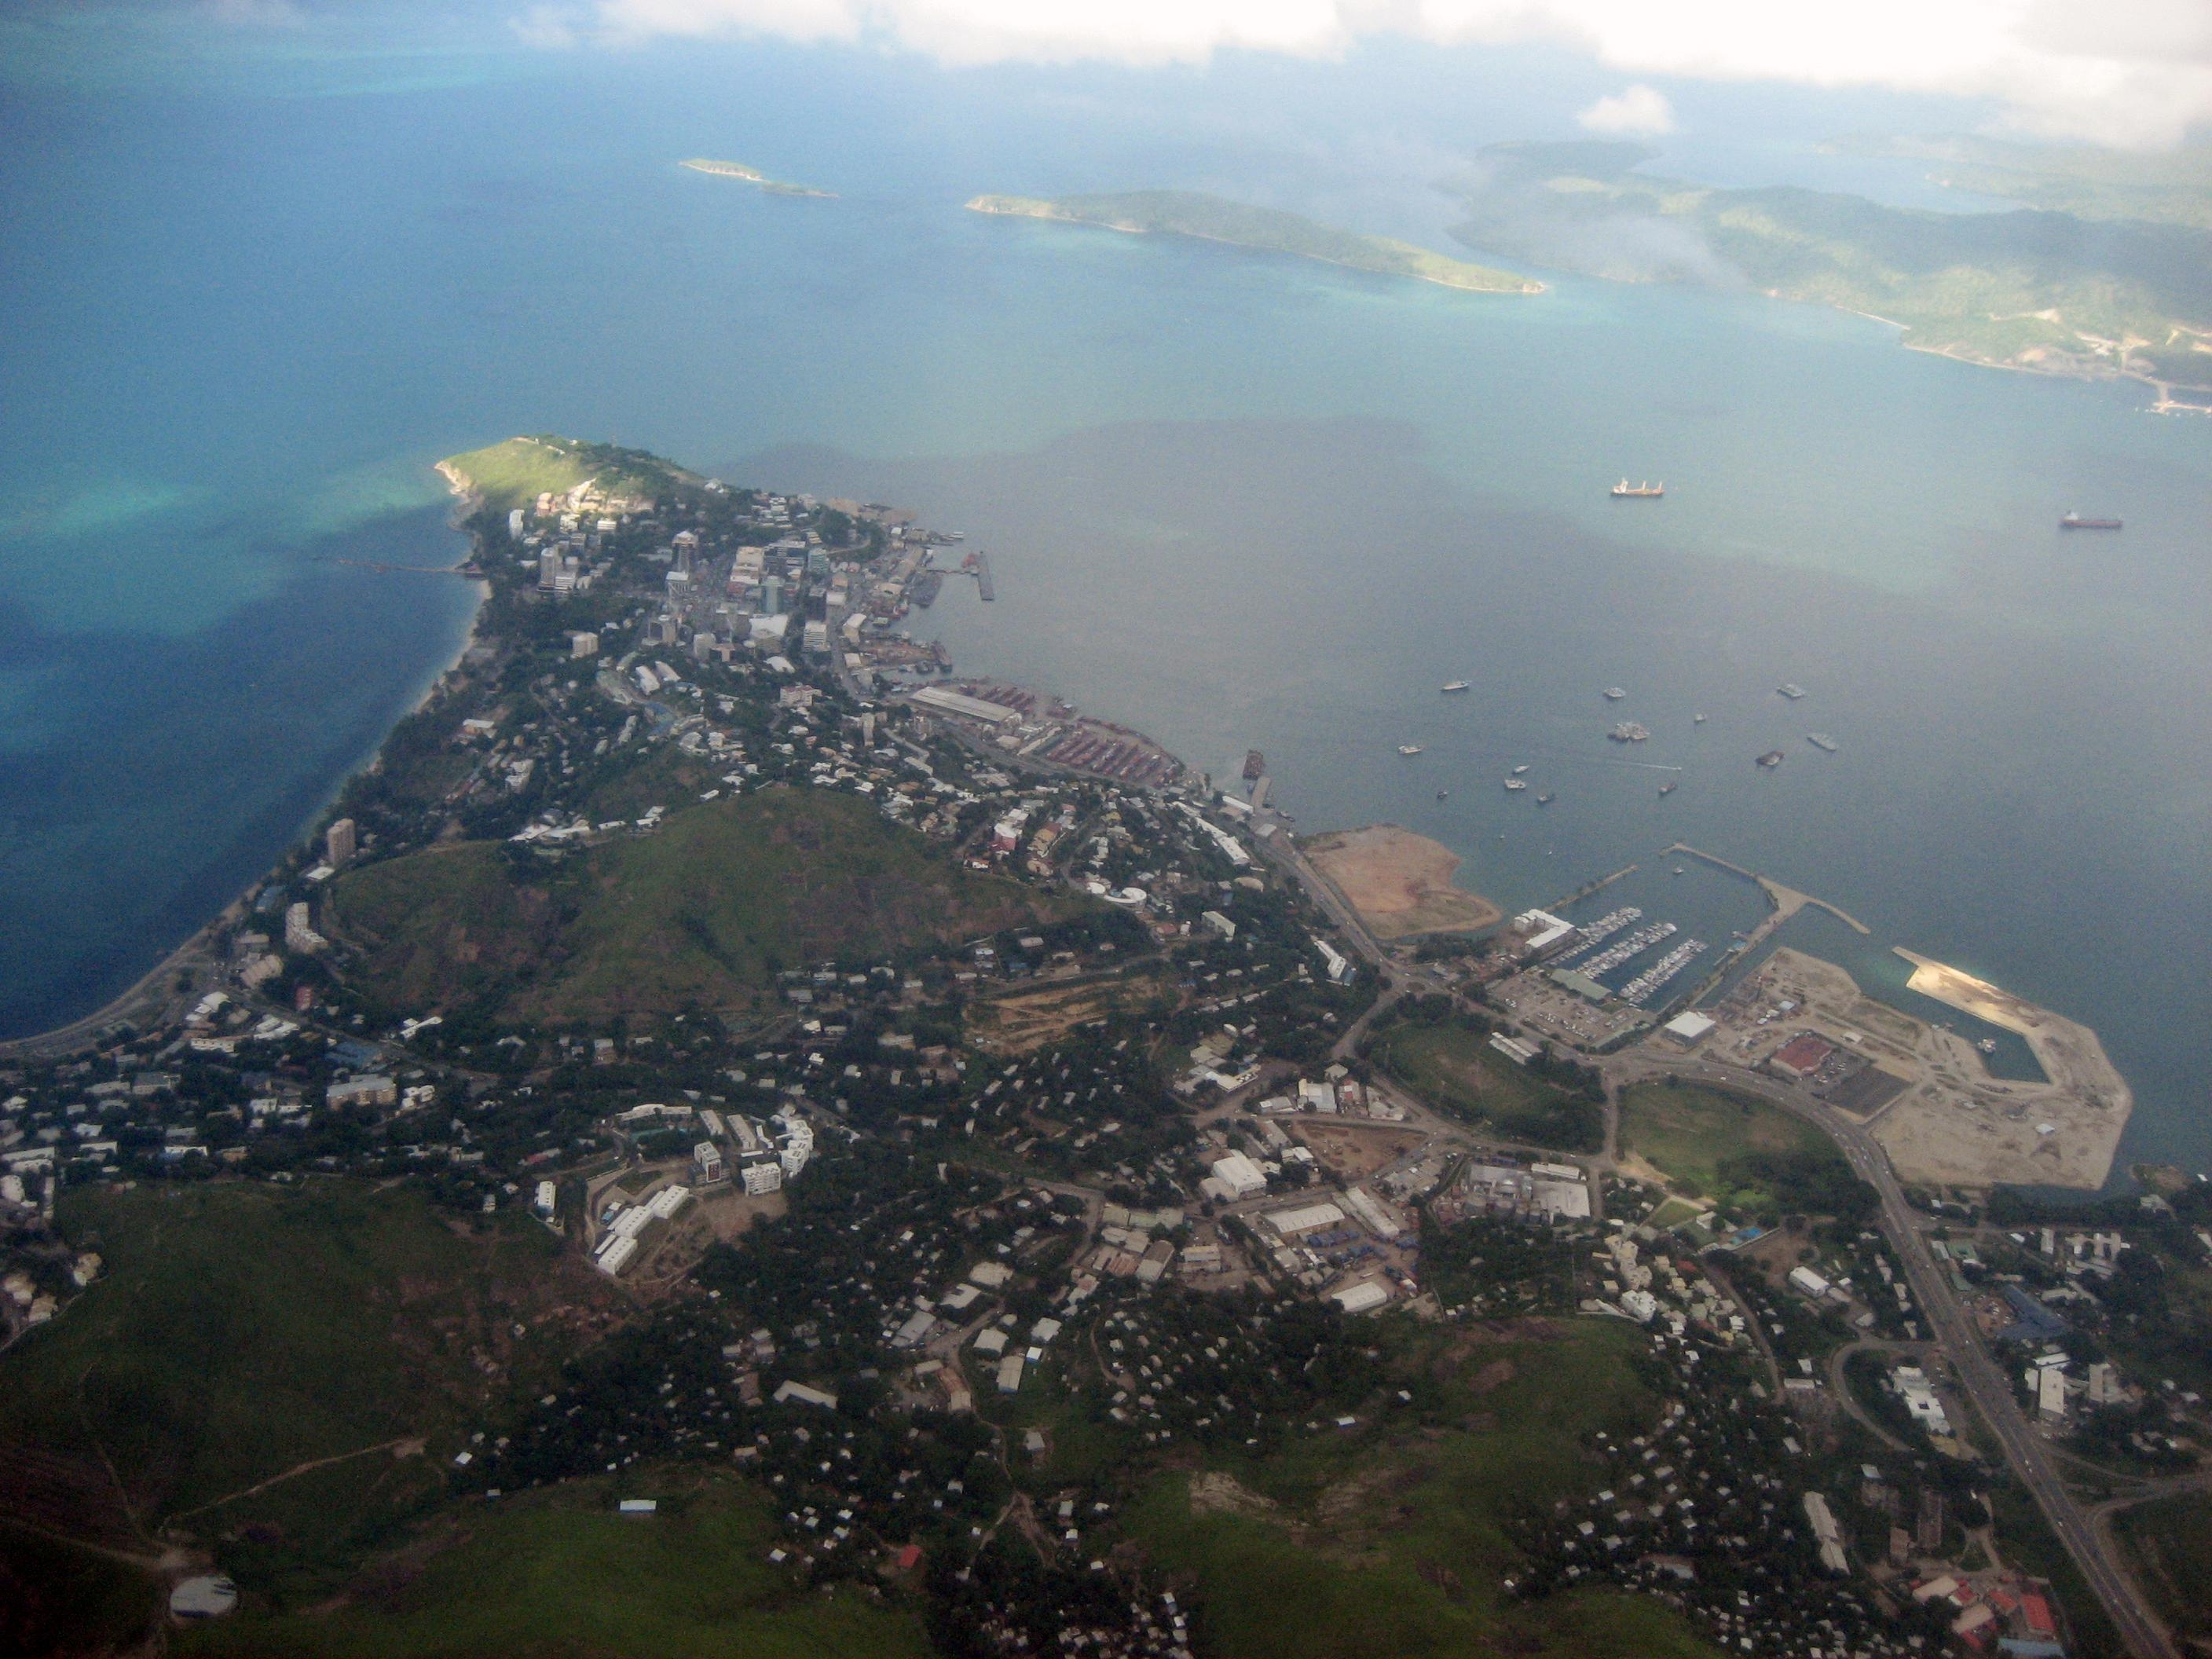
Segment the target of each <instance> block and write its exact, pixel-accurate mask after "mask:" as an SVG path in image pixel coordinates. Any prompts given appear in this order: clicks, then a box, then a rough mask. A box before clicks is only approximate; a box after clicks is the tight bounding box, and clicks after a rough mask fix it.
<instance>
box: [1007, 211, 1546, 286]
mask: <svg viewBox="0 0 2212 1659" xmlns="http://www.w3.org/2000/svg"><path fill="white" fill-rule="evenodd" d="M968 207H969V210H970V211H971V212H975V213H994V214H1004V215H1008V216H1013V217H1017V218H1024V219H1051V220H1054V221H1057V222H1060V223H1063V224H1074V225H1096V226H1098V227H1099V228H1102V229H1104V230H1119V231H1125V232H1127V233H1130V234H1137V235H1144V234H1153V233H1158V234H1163V235H1169V236H1194V237H1197V238H1198V239H1199V240H1202V241H1208V242H1226V243H1228V244H1229V245H1230V246H1232V247H1243V248H1250V249H1253V250H1255V252H1261V253H1288V254H1291V255H1294V256H1295V257H1297V258H1301V259H1318V260H1320V261H1321V262H1322V264H1331V265H1343V266H1345V267H1346V269H1348V270H1365V271H1372V272H1374V273H1375V274H1376V276H1411V277H1413V279H1414V280H1415V281H1417V282H1423V283H1438V284H1440V285H1442V286H1443V287H1445V288H1456V289H1466V290H1467V291H1468V292H1470V293H1476V294H1541V293H1542V292H1543V289H1544V285H1543V284H1542V283H1532V282H1530V281H1528V279H1527V278H1526V277H1522V276H1515V275H1513V274H1512V273H1511V272H1510V271H1504V270H1492V269H1490V268H1489V267H1488V266H1486V265H1476V264H1468V262H1467V261H1465V260H1463V259H1454V258H1448V257H1447V256H1445V255H1443V254H1441V253H1434V252H1431V251H1430V250H1428V249H1427V248H1425V247H1416V246H1413V244H1412V243H1411V242H1401V241H1396V240H1393V239H1391V238H1389V237H1387V236H1363V235H1361V234H1358V232H1357V231H1350V230H1339V229H1337V228H1335V227H1334V226H1332V225H1322V224H1316V223H1315V222H1313V221H1312V220H1310V219H1304V218H1301V217H1299V216H1298V215H1297V214H1295V213H1285V212H1282V211H1281V210H1279V209H1275V208H1261V207H1249V206H1247V205H1246V204H1243V203H1242V202H1231V201H1228V200H1225V198H1223V197H1218V196H1208V195H1206V194H1204V193H1203V192H1201V191H1190V190H1133V191H1121V192H1119V193H1117V194H1111V195H1101V196H1058V197H1052V198H1051V199H1049V200H1044V199H1041V198H1038V197H1029V196H978V197H975V199H974V200H972V201H970V202H969V204H968Z"/></svg>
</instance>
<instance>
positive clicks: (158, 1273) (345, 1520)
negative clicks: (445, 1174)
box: [0, 1182, 566, 1594]
mask: <svg viewBox="0 0 2212 1659" xmlns="http://www.w3.org/2000/svg"><path fill="white" fill-rule="evenodd" d="M60 1219H61V1222H62V1225H63V1226H64V1229H65V1231H67V1232H68V1234H69V1236H70V1238H71V1239H72V1240H73V1241H74V1242H76V1243H80V1244H82V1245H83V1246H86V1247H88V1248H91V1249H97V1250H99V1251H100V1254H101V1255H103V1256H104V1257H105V1258H106V1276H105V1277H104V1278H103V1279H100V1281H99V1282H98V1283H97V1284H95V1285H94V1286H93V1287H92V1288H91V1289H90V1290H89V1291H87V1292H86V1293H85V1294H84V1296H83V1297H82V1298H81V1299H80V1300H79V1302H78V1303H77V1304H76V1305H75V1306H73V1307H72V1308H71V1309H70V1311H69V1312H68V1313H67V1314H66V1315H65V1316H64V1317H63V1318H61V1319H59V1320H57V1321H56V1322H54V1323H53V1324H52V1326H50V1327H48V1328H46V1329H44V1330H42V1331H40V1332H38V1333H36V1334H34V1335H33V1336H32V1337H31V1338H30V1339H29V1340H27V1341H24V1342H22V1343H20V1344H18V1345H17V1346H15V1348H14V1349H12V1350H11V1351H10V1352H9V1353H8V1354H7V1355H6V1356H5V1358H0V1448H5V1447H9V1446H24V1447H29V1448H33V1449H36V1450H38V1451H39V1452H40V1453H41V1454H44V1455H50V1456H59V1457H63V1458H66V1459H70V1460H72V1462H74V1463H75V1464H76V1466H78V1467H80V1468H85V1469H89V1470H95V1471H97V1470H101V1469H104V1468H107V1467H109V1466H111V1465H112V1468H113V1469H114V1472H115V1479H116V1480H118V1481H119V1482H120V1485H121V1488H122V1492H123V1494H124V1495H125V1497H126V1498H127V1499H128V1501H129V1504H130V1505H131V1511H132V1514H133V1516H134V1517H135V1526H136V1527H137V1528H138V1529H141V1530H142V1531H143V1532H150V1531H151V1530H153V1529H154V1528H163V1527H166V1528H171V1529H173V1530H174V1531H176V1532H178V1533H180V1534H186V1535H190V1536H192V1537H196V1538H198V1539H201V1540H203V1541H210V1542H212V1541H216V1540H217V1539H219V1538H228V1539H230V1540H232V1542H230V1543H229V1544H227V1545H226V1546H224V1547H222V1555H223V1560H224V1565H225V1566H226V1568H228V1570H230V1571H233V1572H234V1574H235V1575H236V1576H238V1577H239V1578H240V1582H241V1583H265V1584H268V1585H271V1586H275V1585H279V1584H296V1585H300V1586H301V1590H300V1593H301V1594H307V1593H309V1590H310V1589H311V1588H312V1584H313V1583H319V1582H322V1581H323V1580H325V1578H326V1577H327V1575H328V1574H330V1573H331V1571H337V1570H340V1569H342V1567H343V1564H344V1563H345V1562H347V1561H348V1560H349V1559H351V1558H352V1557H353V1556H354V1555H355V1554H356V1553H358V1552H359V1551H360V1550H362V1549H363V1548H366V1547H373V1546H374V1545H375V1544H376V1543H377V1542H378V1541H380V1539H382V1538H383V1537H384V1536H386V1534H388V1533H389V1532H390V1531H391V1530H392V1528H397V1527H398V1526H401V1525H403V1524H404V1523H405V1522H407V1521H409V1520H410V1518H411V1517H413V1516H416V1514H418V1513H419V1512H420V1511H421V1510H422V1507H423V1506H424V1505H425V1504H429V1503H434V1502H435V1501H438V1500H439V1499H441V1498H442V1496H443V1494H444V1492H445V1486H446V1483H445V1478H444V1474H443V1469H444V1467H445V1459H446V1458H447V1456H449V1455H451V1454H452V1452H453V1450H454V1449H455V1448H456V1447H457V1446H458V1445H459V1443H460V1436H461V1433H462V1431H464V1430H465V1429H466V1428H468V1427H470V1426H471V1425H473V1424H474V1423H476V1422H477V1421H479V1420H481V1419H482V1415H483V1412H484V1410H485V1409H486V1407H487V1404H488V1402H489V1401H492V1400H495V1399H497V1398H501V1397H502V1396H503V1394H504V1391H506V1390H507V1389H527V1388H532V1387H542V1386H543V1380H544V1377H545V1376H549V1375H550V1373H551V1371H552V1370H553V1369H554V1367H555V1366H556V1364H557V1362H558V1358H559V1357H560V1354H561V1352H562V1351H563V1350H564V1349H565V1346H566V1343H565V1340H563V1339H562V1337H561V1335H560V1334H559V1332H558V1329H557V1328H556V1327H554V1326H552V1325H551V1324H550V1323H548V1324H545V1325H543V1326H541V1324H540V1322H539V1318H538V1314H539V1311H540V1310H541V1309H542V1308H543V1307H544V1304H545V1303H546V1301H547V1299H548V1298H549V1297H550V1294H551V1293H552V1292H551V1285H552V1284H553V1282H554V1281H553V1280H552V1278H551V1266H552V1263H551V1257H552V1255H553V1254H554V1251H555V1249H556V1241H554V1240H553V1239H552V1237H550V1235H549V1234H548V1233H547V1232H546V1231H544V1229H543V1228H541V1227H538V1226H536V1225H533V1224H531V1223H529V1222H527V1221H526V1220H524V1219H523V1218H520V1216H518V1217H516V1218H513V1219H512V1220H508V1221H504V1222H503V1223H502V1225H500V1226H498V1227H497V1228H495V1230H494V1231H491V1232H490V1233H489V1234H487V1235H485V1236H483V1237H466V1236H464V1235H463V1234H461V1233H459V1232H457V1231H454V1230H453V1228H452V1227H451V1226H449V1225H447V1223H446V1222H445V1221H443V1220H442V1219H441V1218H438V1217H437V1216H435V1214H433V1213H432V1212H430V1211H429V1210H428V1207H427V1206H425V1204H424V1203H423V1201H422V1198H421V1196H420V1195H419V1194H416V1193H415V1192H413V1191H410V1190H408V1189H405V1188H395V1189H393V1190H392V1191H389V1192H385V1193H371V1192H369V1191H368V1190H367V1189H365V1188H361V1187H359V1186H356V1185H354V1184H351V1183H340V1182H318V1183H314V1184H313V1186H311V1187H309V1188H306V1189H304V1190H293V1189H287V1188H276V1187H270V1186H258V1185H257V1186H245V1185H239V1184H232V1183H228V1182H224V1183H212V1182H210V1183H205V1184H200V1185H196V1186H188V1187H171V1186H154V1187H142V1188H137V1189H135V1190H131V1191H116V1190H112V1189H108V1188H88V1189H84V1190H82V1191H79V1192H76V1193H72V1194H68V1195H67V1196H66V1197H65V1199H64V1203H63V1206H62V1212H61V1218H60ZM517 1322H521V1323H523V1324H524V1325H525V1327H526V1331H525V1334H524V1335H523V1336H522V1337H520V1338H517V1337H516V1336H515V1335H514V1334H513V1326H514V1325H515V1323H517ZM480 1359H481V1360H482V1361H483V1362H484V1363H488V1364H492V1365H494V1366H495V1367H496V1368H497V1369H496V1371H495V1374H494V1375H492V1376H487V1375H486V1374H485V1373H484V1372H483V1370H480V1369H479V1361H480ZM418 1437H419V1438H422V1439H424V1440H426V1441H427V1446H426V1447H425V1448H424V1449H423V1450H422V1454H421V1455H408V1456H400V1455H395V1450H396V1449H377V1450H365V1449H368V1448H376V1447H380V1446H381V1445H382V1444H383V1443H386V1442H391V1441H394V1440H400V1439H413V1438H418ZM352 1453H363V1454H364V1455H359V1456H348V1455H347V1454H352ZM334 1457H336V1458H342V1459H343V1461H340V1462H333V1463H331V1464H329V1465H328V1466H326V1467H324V1468H317V1469H312V1470H307V1471H303V1472H301V1473H300V1474H297V1475H295V1476H293V1477H292V1478H290V1479H287V1480H283V1481H282V1482H280V1483H279V1484H276V1485H275V1486H270V1487H269V1488H268V1490H266V1491H265V1492H258V1493H252V1494H248V1493H247V1489H248V1488H251V1487H253V1486H257V1485H258V1484H260V1483H262V1482H264V1481H268V1480H270V1479H271V1477H274V1476H277V1475H279V1474H285V1473H286V1472H288V1471H290V1470H293V1469H294V1468H296V1467H297V1466H299V1465H301V1464H304V1463H311V1462H316V1461H318V1460H321V1459H325V1458H334ZM94 1489H95V1490H97V1489H98V1488H97V1487H96V1486H95V1488H94ZM90 1518H92V1519H98V1518H100V1517H98V1516H94V1517H90ZM114 1524H116V1522H115V1517H114V1516H107V1517H106V1525H107V1526H109V1527H111V1528H112V1526H113V1525H114ZM123 1524H124V1526H125V1529H126V1535H127V1531H128V1529H129V1528H131V1525H132V1524H133V1522H131V1521H130V1520H125V1522H123ZM60 1529H62V1530H64V1531H67V1532H70V1533H72V1534H74V1535H82V1528H80V1527H77V1526H75V1525H73V1524H71V1523H70V1520H69V1518H68V1517H64V1519H63V1521H62V1522H61V1527H60Z"/></svg>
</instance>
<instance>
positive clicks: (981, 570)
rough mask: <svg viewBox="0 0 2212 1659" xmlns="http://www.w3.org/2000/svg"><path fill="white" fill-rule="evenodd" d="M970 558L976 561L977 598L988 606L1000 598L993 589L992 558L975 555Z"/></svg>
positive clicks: (987, 555)
mask: <svg viewBox="0 0 2212 1659" xmlns="http://www.w3.org/2000/svg"><path fill="white" fill-rule="evenodd" d="M969 556H970V557H971V558H973V559H974V560H975V597H976V598H977V599H981V600H983V601H984V602H985V603H988V602H989V601H991V600H993V599H997V598H998V597H999V596H998V594H997V593H996V592H994V591H993V590H992V587H991V556H990V555H989V554H988V553H975V554H971V555H969Z"/></svg>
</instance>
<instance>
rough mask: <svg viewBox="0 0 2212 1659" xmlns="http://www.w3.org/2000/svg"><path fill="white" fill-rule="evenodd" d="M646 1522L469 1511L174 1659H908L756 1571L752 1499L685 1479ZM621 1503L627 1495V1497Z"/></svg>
mask: <svg viewBox="0 0 2212 1659" xmlns="http://www.w3.org/2000/svg"><path fill="white" fill-rule="evenodd" d="M634 1484H635V1489H636V1492H639V1493H642V1494H650V1495H652V1496H653V1497H655V1498H659V1500H660V1503H661V1510H660V1512H659V1514H657V1515H655V1516H653V1517H652V1518H650V1519H649V1520H643V1521H639V1520H627V1521H626V1520H623V1519H622V1518H620V1517H619V1516H617V1515H616V1514H615V1513H614V1505H615V1494H614V1492H611V1490H610V1489H609V1488H608V1487H606V1486H604V1485H602V1484H599V1483H589V1484H585V1485H581V1486H562V1487H561V1488H559V1489H557V1490H556V1491H553V1492H544V1493H540V1494H531V1495H527V1496H525V1497H523V1498H520V1499H517V1500H512V1501H509V1502H507V1503H504V1504H502V1505H501V1506H499V1507H495V1508H492V1509H489V1510H472V1511H471V1513H470V1514H469V1516H468V1517H467V1519H465V1521H461V1522H458V1524H457V1525H456V1528H455V1529H454V1531H453V1534H451V1535H449V1536H448V1537H447V1538H446V1539H444V1540H442V1541H441V1546H440V1547H438V1548H436V1549H435V1550H428V1549H418V1550H415V1551H410V1552H408V1553H404V1554H403V1555H402V1556H401V1557H399V1558H398V1559H394V1560H392V1561H391V1562H389V1563H387V1564H386V1565H384V1566H383V1567H382V1568H381V1569H380V1570H377V1571H372V1572H370V1573H368V1574H365V1575H364V1576H363V1577H362V1579H361V1580H360V1581H358V1582H357V1583H356V1584H355V1585H354V1586H352V1587H351V1589H350V1590H349V1593H348V1594H347V1595H345V1596H344V1597H343V1599H342V1600H340V1601H337V1603H336V1604H335V1605H331V1606H327V1607H319V1608H317V1609H314V1610H313V1611H302V1612H298V1613H290V1614H288V1615H281V1616H270V1615H269V1614H268V1613H266V1611H265V1610H264V1609H261V1608H259V1607H256V1606H253V1605H251V1604H249V1605H248V1606H247V1607H245V1608H244V1609H242V1610H241V1612H240V1613H239V1615H238V1616H237V1617H235V1618H234V1619H232V1620H228V1621H226V1622H225V1623H223V1624H222V1625H218V1626H210V1627H208V1628H206V1629H203V1630H199V1631H194V1632H188V1633H187V1634H186V1635H185V1637H184V1638H182V1639H181V1640H179V1643H178V1644H177V1650H178V1651H179V1653H183V1654H192V1655H203V1654H204V1655H223V1656H248V1655H251V1656H256V1659H273V1656H278V1655H285V1656H291V1655H300V1656H306V1655H314V1656H329V1659H349V1656H356V1655H357V1656H362V1659H369V1656H374V1659H448V1656H452V1659H463V1656H474V1655H478V1654H489V1653H497V1654H507V1655H514V1656H532V1655H541V1654H542V1655H560V1656H564V1659H565V1656H574V1655H584V1654H588V1655H592V1656H595V1659H738V1656H743V1659H814V1656H817V1655H830V1654H834V1655H838V1656H841V1659H842V1656H848V1655H849V1656H851V1659H875V1656H879V1655H880V1656H886V1659H888V1656H907V1655H913V1656H920V1655H923V1654H926V1653H927V1651H928V1647H927V1644H926V1643H925V1641H924V1640H923V1638H922V1635H921V1627H920V1623H919V1621H918V1620H915V1618H914V1617H913V1616H912V1615H911V1614H908V1613H892V1612H890V1611H888V1610H886V1609H885V1608H884V1607H880V1606H878V1605H877V1604H875V1603H873V1602H872V1601H870V1600H869V1599H868V1598H867V1597H866V1593H865V1592H864V1591H860V1590H858V1589H847V1590H844V1591H841V1592H839V1593H837V1594H836V1595H823V1594H821V1593H819V1592H817V1593H813V1594H806V1593H803V1592H801V1591H799V1589H795V1588H793V1585H792V1583H791V1582H790V1581H789V1580H788V1579H787V1577H785V1576H784V1575H783V1574H782V1573H781V1571H778V1570H777V1569H776V1568H775V1567H773V1566H771V1565H769V1562H768V1559H767V1555H768V1552H769V1549H770V1548H771V1547H773V1546H774V1543H775V1539H774V1537H773V1535H772V1533H771V1530H770V1528H769V1523H768V1520H767V1517H766V1516H765V1515H764V1514H763V1504H762V1500H761V1499H760V1498H758V1496H757V1494H755V1493H753V1492H749V1491H747V1490H745V1489H744V1488H743V1487H741V1486H738V1484H737V1483H736V1482H735V1481H734V1480H731V1479H729V1478H727V1477H721V1476H709V1477H706V1478H704V1479H702V1477H701V1476H700V1475H698V1474H694V1473H686V1474H682V1475H679V1476H673V1477H671V1480H670V1483H669V1484H668V1485H667V1486H656V1485H654V1484H653V1483H652V1482H651V1481H650V1480H646V1481H641V1482H635V1483H634ZM624 1495H629V1493H628V1492H625V1494H624Z"/></svg>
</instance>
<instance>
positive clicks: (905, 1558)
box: [898, 1544, 921, 1572]
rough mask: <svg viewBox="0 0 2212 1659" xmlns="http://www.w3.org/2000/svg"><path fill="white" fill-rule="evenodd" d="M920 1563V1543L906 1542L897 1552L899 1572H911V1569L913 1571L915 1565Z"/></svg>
mask: <svg viewBox="0 0 2212 1659" xmlns="http://www.w3.org/2000/svg"><path fill="white" fill-rule="evenodd" d="M920 1565H921V1545H919V1544H908V1546H907V1547H905V1548H904V1549H902V1550H901V1551H900V1552H899V1553H898V1570H899V1571H901V1572H912V1571H914V1570H915V1568H916V1567H918V1566H920Z"/></svg>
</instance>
